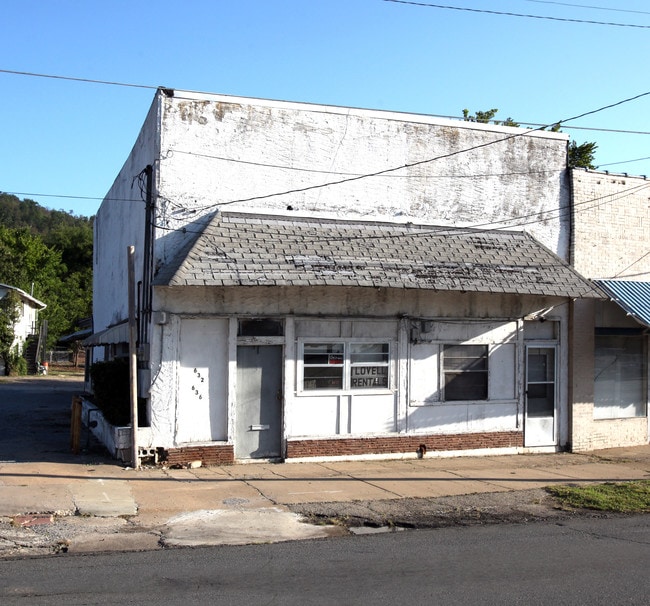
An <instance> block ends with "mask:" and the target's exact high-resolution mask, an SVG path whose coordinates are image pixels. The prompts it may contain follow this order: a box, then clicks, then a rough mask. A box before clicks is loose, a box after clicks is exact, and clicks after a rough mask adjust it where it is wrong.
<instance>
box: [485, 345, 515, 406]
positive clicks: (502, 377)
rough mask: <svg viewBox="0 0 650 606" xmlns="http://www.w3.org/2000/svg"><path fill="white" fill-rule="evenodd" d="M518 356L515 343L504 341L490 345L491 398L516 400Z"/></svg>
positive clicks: (489, 383)
mask: <svg viewBox="0 0 650 606" xmlns="http://www.w3.org/2000/svg"><path fill="white" fill-rule="evenodd" d="M516 356H517V347H516V345H515V344H514V343H502V344H499V345H494V346H492V347H490V359H489V362H488V368H489V373H490V379H489V381H488V385H489V399H490V400H514V398H515V397H516V393H517V388H516V387H517V372H516V370H517V366H516V362H517V361H516Z"/></svg>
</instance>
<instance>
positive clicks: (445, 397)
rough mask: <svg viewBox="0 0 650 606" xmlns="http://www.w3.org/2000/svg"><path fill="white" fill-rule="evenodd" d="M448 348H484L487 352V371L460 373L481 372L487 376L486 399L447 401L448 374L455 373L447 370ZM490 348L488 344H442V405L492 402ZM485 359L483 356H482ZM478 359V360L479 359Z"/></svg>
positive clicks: (440, 373) (440, 389) (440, 391)
mask: <svg viewBox="0 0 650 606" xmlns="http://www.w3.org/2000/svg"><path fill="white" fill-rule="evenodd" d="M447 347H482V348H484V350H485V356H484V357H485V370H481V371H472V370H464V371H460V372H458V374H461V375H462V374H467V373H474V372H476V373H478V372H480V373H481V374H484V375H485V380H486V383H485V398H480V399H477V398H470V399H467V400H456V399H454V400H449V399H447V393H446V383H447V382H446V375H447V373H450V374H451V373H453V372H454V371H453V370H450V369H447V368H445V350H446V348H447ZM490 354H491V350H490V346H489V345H488V344H487V343H449V342H447V343H441V344H440V349H439V356H440V361H439V364H440V368H439V375H438V376H439V393H440V402H441V403H443V404H444V403H456V402H488V401H489V400H490ZM482 357H483V356H482ZM477 359H478V358H477Z"/></svg>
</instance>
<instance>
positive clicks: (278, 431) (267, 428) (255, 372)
mask: <svg viewBox="0 0 650 606" xmlns="http://www.w3.org/2000/svg"><path fill="white" fill-rule="evenodd" d="M281 444H282V346H281V345H259V346H248V345H240V346H239V347H237V407H236V411H235V457H236V458H238V459H269V458H277V457H279V456H280V450H281Z"/></svg>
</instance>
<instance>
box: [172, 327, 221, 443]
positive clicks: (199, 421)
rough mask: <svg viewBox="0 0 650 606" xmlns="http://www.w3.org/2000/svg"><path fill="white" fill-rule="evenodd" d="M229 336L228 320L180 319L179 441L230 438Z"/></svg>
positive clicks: (205, 440) (177, 429) (177, 432)
mask: <svg viewBox="0 0 650 606" xmlns="http://www.w3.org/2000/svg"><path fill="white" fill-rule="evenodd" d="M227 339H228V323H227V321H226V320H216V319H184V320H182V321H181V331H180V364H179V370H178V373H179V382H178V406H177V425H176V443H177V444H181V443H186V442H210V441H214V440H226V439H227V438H228V412H227V385H228V359H227V355H226V352H227V349H226V348H225V347H224V344H225V343H227Z"/></svg>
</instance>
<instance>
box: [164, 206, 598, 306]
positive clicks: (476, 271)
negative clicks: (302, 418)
mask: <svg viewBox="0 0 650 606" xmlns="http://www.w3.org/2000/svg"><path fill="white" fill-rule="evenodd" d="M306 283H307V284H310V285H316V286H327V285H337V286H361V287H384V288H413V289H429V290H440V291H455V290H460V291H465V292H486V293H490V292H491V293H518V294H532V295H551V296H562V297H571V298H581V297H599V298H600V297H602V294H601V293H600V292H599V290H598V289H597V288H594V286H593V285H592V284H591V283H590V282H589V281H588V280H587V279H585V278H583V277H582V276H580V275H579V274H578V273H577V272H576V271H575V270H574V269H573V268H571V267H570V266H569V265H568V264H567V263H566V262H565V261H563V260H562V259H560V258H559V257H558V256H557V255H555V254H554V253H553V252H552V251H550V250H549V249H547V248H546V247H544V246H543V245H542V244H540V243H539V242H538V241H537V240H535V239H534V238H532V237H531V236H530V235H528V234H527V233H525V232H516V231H500V230H492V231H485V230H472V229H466V228H451V227H442V226H435V225H414V224H403V223H380V222H373V221H365V222H364V221H350V220H335V219H314V218H299V217H278V216H266V215H252V214H246V213H236V212H233V213H230V212H225V213H219V214H217V215H215V217H214V218H213V219H212V220H211V221H210V222H209V223H208V224H207V226H206V227H205V228H204V229H203V230H202V231H201V232H200V233H197V234H196V236H195V238H194V240H193V242H191V243H189V245H188V246H185V247H183V250H182V251H180V252H179V254H178V256H177V257H176V258H175V259H174V260H173V261H172V262H171V263H169V264H168V265H167V266H164V267H162V268H161V269H160V271H159V272H158V274H157V276H156V279H155V284H157V285H165V286H185V285H196V284H204V285H221V284H233V285H241V286H259V285H264V286H269V285H273V286H291V285H294V284H306Z"/></svg>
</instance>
